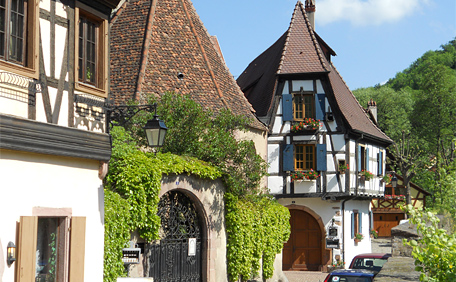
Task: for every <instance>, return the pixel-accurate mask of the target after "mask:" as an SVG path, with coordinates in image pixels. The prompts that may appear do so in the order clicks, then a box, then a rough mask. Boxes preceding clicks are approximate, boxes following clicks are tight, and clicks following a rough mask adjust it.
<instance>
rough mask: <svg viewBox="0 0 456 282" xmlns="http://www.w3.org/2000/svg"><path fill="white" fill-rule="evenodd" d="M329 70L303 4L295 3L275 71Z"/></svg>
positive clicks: (316, 71)
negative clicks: (280, 57)
mask: <svg viewBox="0 0 456 282" xmlns="http://www.w3.org/2000/svg"><path fill="white" fill-rule="evenodd" d="M327 71H329V69H328V66H327V64H326V61H325V60H324V55H323V52H322V50H321V49H320V46H319V44H318V42H317V39H316V37H315V34H314V32H313V29H312V27H311V25H310V23H309V21H308V19H307V16H306V11H305V8H304V5H303V4H302V3H301V1H298V2H297V3H296V6H295V9H294V12H293V16H292V18H291V22H290V27H289V28H288V34H287V39H286V43H285V46H284V48H283V53H282V59H281V62H280V65H279V69H278V70H277V73H279V74H287V73H293V74H297V73H320V72H327Z"/></svg>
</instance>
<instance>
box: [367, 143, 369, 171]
mask: <svg viewBox="0 0 456 282" xmlns="http://www.w3.org/2000/svg"><path fill="white" fill-rule="evenodd" d="M366 170H369V148H366Z"/></svg>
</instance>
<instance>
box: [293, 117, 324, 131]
mask: <svg viewBox="0 0 456 282" xmlns="http://www.w3.org/2000/svg"><path fill="white" fill-rule="evenodd" d="M319 128H320V120H314V119H313V118H305V119H304V120H303V121H300V122H299V123H295V124H293V125H292V126H291V132H294V133H296V132H301V131H304V130H317V129H319Z"/></svg>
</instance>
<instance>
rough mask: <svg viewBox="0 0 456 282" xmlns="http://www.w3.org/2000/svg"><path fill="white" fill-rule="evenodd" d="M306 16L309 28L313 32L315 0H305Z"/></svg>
mask: <svg viewBox="0 0 456 282" xmlns="http://www.w3.org/2000/svg"><path fill="white" fill-rule="evenodd" d="M306 16H307V19H308V20H309V22H310V26H312V29H313V30H315V0H306Z"/></svg>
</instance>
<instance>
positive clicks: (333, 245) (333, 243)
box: [326, 238, 339, 249]
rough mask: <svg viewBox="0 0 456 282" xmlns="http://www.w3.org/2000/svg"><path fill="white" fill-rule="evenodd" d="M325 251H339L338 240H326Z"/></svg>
mask: <svg viewBox="0 0 456 282" xmlns="http://www.w3.org/2000/svg"><path fill="white" fill-rule="evenodd" d="M326 248H327V249H339V239H328V238H326Z"/></svg>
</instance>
